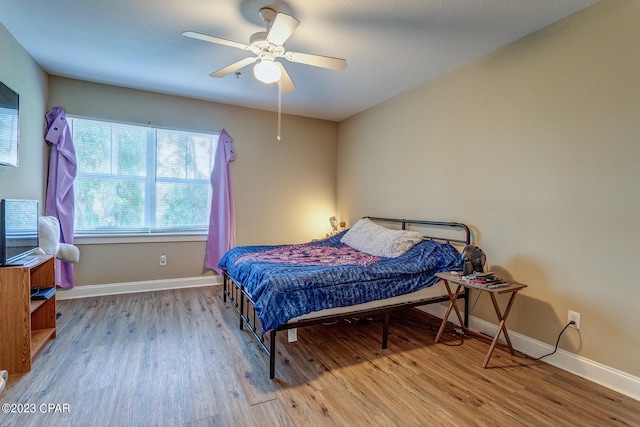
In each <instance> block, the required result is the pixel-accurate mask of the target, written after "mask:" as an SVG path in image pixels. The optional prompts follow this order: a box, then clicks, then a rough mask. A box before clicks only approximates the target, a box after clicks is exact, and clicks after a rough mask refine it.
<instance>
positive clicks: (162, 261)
mask: <svg viewBox="0 0 640 427" xmlns="http://www.w3.org/2000/svg"><path fill="white" fill-rule="evenodd" d="M160 265H167V256H166V255H165V254H161V255H160Z"/></svg>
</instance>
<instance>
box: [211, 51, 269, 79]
mask: <svg viewBox="0 0 640 427" xmlns="http://www.w3.org/2000/svg"><path fill="white" fill-rule="evenodd" d="M257 60H258V57H257V56H250V57H249V58H244V59H242V60H240V61H238V62H234V63H233V64H231V65H227V66H226V67H224V68H220V69H219V70H218V71H214V72H213V73H211V74H209V75H210V76H211V77H224V76H226V75H227V74H231V73H233V72H234V71H236V70H239V69H240V68H242V67H246V66H247V65H249V64H253V63H254V62H256V61H257Z"/></svg>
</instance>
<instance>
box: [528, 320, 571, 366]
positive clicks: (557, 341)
mask: <svg viewBox="0 0 640 427" xmlns="http://www.w3.org/2000/svg"><path fill="white" fill-rule="evenodd" d="M575 323H576V322H575V321H573V320H572V321H571V322H569V323H567V325H566V326H565V327H564V328H562V330H561V331H560V334H558V339H557V340H556V347H555V348H554V349H553V351H552V352H551V353H548V354H545V355H544V356H540V357H535V358H534V357H531V356H528V357H530V358H531V359H533V360H540V359H542V358H543V357H547V356H551V355H552V354H554V353H555V352H556V351H558V344H559V343H560V337H562V334H563V333H564V331H566V330H567V328H568V327H569V326H571V325H575Z"/></svg>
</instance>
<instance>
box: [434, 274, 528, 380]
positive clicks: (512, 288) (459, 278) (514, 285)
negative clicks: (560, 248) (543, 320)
mask: <svg viewBox="0 0 640 427" xmlns="http://www.w3.org/2000/svg"><path fill="white" fill-rule="evenodd" d="M435 275H436V277H438V278H439V279H440V280H442V281H443V282H444V285H445V287H446V288H447V293H448V294H449V299H450V300H451V301H450V302H449V308H448V309H447V312H446V314H445V315H444V318H443V319H442V324H441V325H440V329H439V330H438V335H436V340H435V342H436V343H437V342H439V341H440V337H441V336H442V332H444V328H445V326H446V325H447V321H448V319H449V315H450V314H451V311H452V310H453V311H455V313H456V315H457V316H458V321H459V322H460V325H461V327H462V329H463V331H465V332H469V333H472V334H474V335H480V336H482V335H481V334H480V333H479V332H478V331H474V330H471V329H468V328H467V327H466V325H465V324H464V322H463V321H462V316H461V315H460V310H459V309H458V305H457V301H458V295H459V294H460V292H462V290H463V289H464V288H467V289H476V290H478V291H482V292H487V293H488V294H489V296H490V297H491V302H493V308H494V310H495V311H496V316H498V321H499V323H498V330H497V332H496V335H495V336H494V337H493V341H492V342H491V346H490V347H489V352H488V353H487V356H486V357H485V359H484V362H483V363H482V367H483V368H486V367H487V365H488V364H489V359H490V358H491V354H492V353H493V349H494V348H495V347H496V344H498V339H499V338H500V333H502V334H503V335H504V339H505V341H506V347H507V348H508V349H509V352H510V353H511V354H512V355H515V352H514V351H513V346H512V345H511V339H509V333H508V332H507V328H506V326H505V323H506V321H507V316H509V311H511V306H512V305H513V301H514V300H515V299H516V294H517V293H518V291H520V290H521V289H524V288H526V287H527V285H525V284H522V283H518V282H515V281H511V280H509V281H506V282H507V283H508V285H507V286H503V287H496V288H490V287H487V286H486V285H483V284H479V283H476V282H473V281H471V280H470V279H468V278H467V277H465V276H463V275H461V274H460V272H456V271H454V272H451V271H449V272H444V273H436V274H435ZM450 283H455V284H456V285H457V287H456V290H455V292H453V291H452V290H451V285H450ZM506 293H510V294H511V296H510V297H509V302H508V303H507V306H506V307H505V309H504V311H502V312H501V311H500V306H499V305H498V301H497V299H496V295H497V294H506Z"/></svg>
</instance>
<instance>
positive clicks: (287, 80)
mask: <svg viewBox="0 0 640 427" xmlns="http://www.w3.org/2000/svg"><path fill="white" fill-rule="evenodd" d="M260 16H261V17H262V19H263V20H264V22H265V23H266V26H267V30H266V31H260V32H257V33H255V34H253V35H252V36H251V38H250V39H249V40H250V41H249V44H244V43H239V42H235V41H231V40H227V39H223V38H220V37H214V36H210V35H208V34H202V33H198V32H195V31H185V32H183V33H182V35H184V36H186V37H190V38H193V39H198V40H203V41H206V42H210V43H217V44H221V45H225V46H231V47H235V48H238V49H242V50H248V51H251V52H252V53H253V54H254V55H256V56H253V57H249V58H245V59H241V60H240V61H238V62H235V63H233V64H231V65H227V66H226V67H223V68H221V69H219V70H217V71H214V72H213V73H211V74H209V75H210V76H211V77H224V76H226V75H227V74H231V73H234V72H236V71H238V70H240V69H241V68H243V67H246V66H247V65H250V64H253V63H254V62H256V61H258V60H259V61H260V62H258V63H257V64H256V65H255V66H254V67H253V73H254V75H255V77H256V78H257V79H258V80H260V81H262V82H264V83H275V82H278V84H279V85H280V90H281V91H282V92H291V91H293V90H295V89H296V87H295V85H294V84H293V81H291V77H289V74H288V73H287V71H286V70H285V68H284V66H283V65H282V64H281V63H280V62H279V61H276V58H285V59H287V60H288V61H290V62H297V63H300V64H307V65H312V66H315V67H322V68H328V69H331V70H344V69H345V68H346V67H347V61H346V60H344V59H340V58H333V57H330V56H322V55H312V54H308V53H299V52H292V51H287V50H285V48H284V43H285V42H286V41H287V39H289V37H290V36H291V34H293V32H294V31H295V30H296V28H298V25H300V21H298V20H297V19H296V18H294V17H293V16H291V15H287V14H286V13H282V12H280V13H276V11H275V10H273V9H272V8H270V7H263V8H262V9H260Z"/></svg>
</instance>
